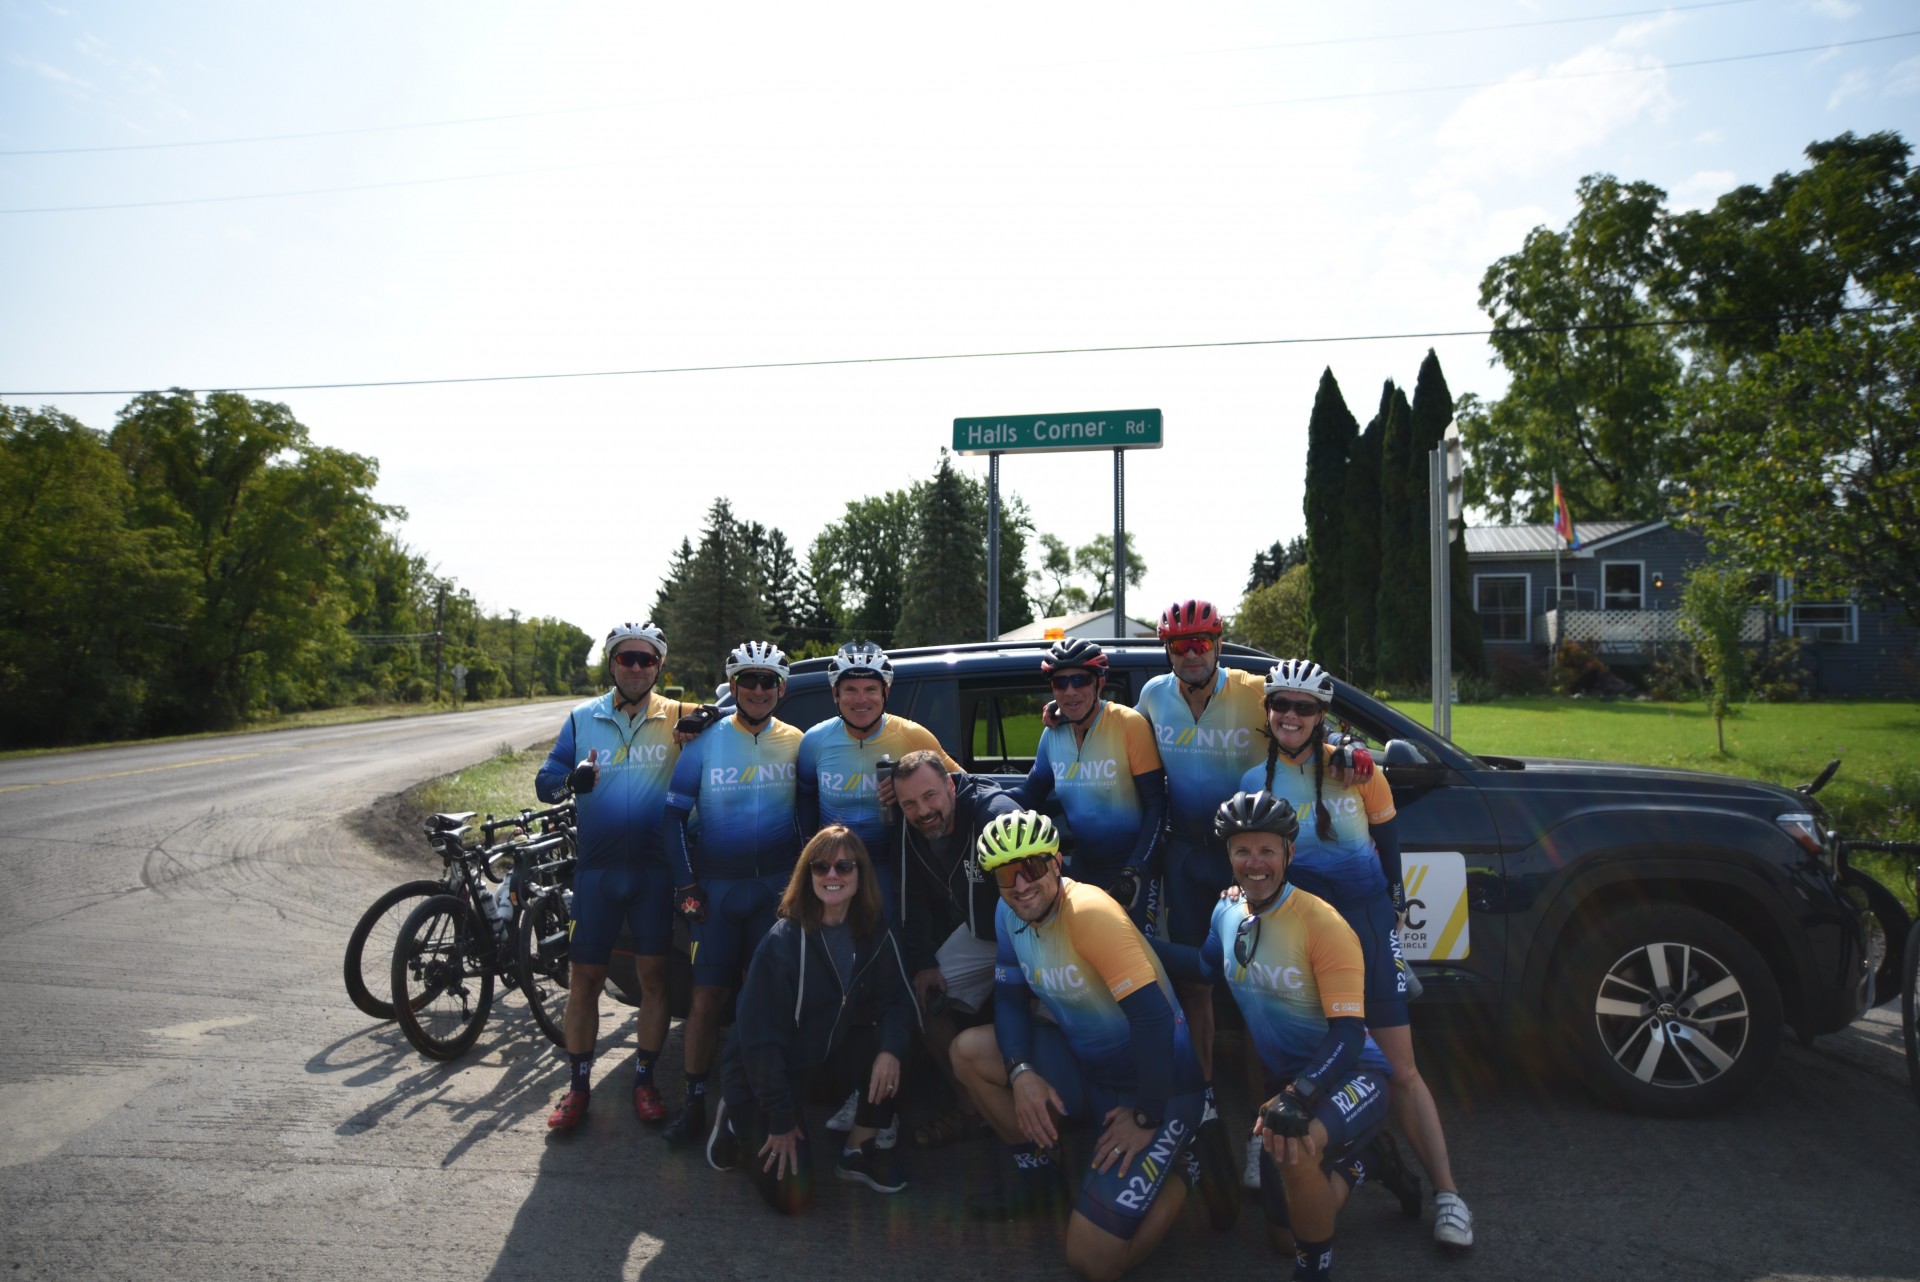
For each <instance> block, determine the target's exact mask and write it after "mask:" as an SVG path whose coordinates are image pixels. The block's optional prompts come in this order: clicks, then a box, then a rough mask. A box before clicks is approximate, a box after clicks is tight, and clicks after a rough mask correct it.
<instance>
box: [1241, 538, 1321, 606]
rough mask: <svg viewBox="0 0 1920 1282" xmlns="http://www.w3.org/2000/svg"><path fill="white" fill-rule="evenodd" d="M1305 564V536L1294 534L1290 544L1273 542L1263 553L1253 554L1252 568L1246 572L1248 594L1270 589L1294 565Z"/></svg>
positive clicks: (1278, 541)
mask: <svg viewBox="0 0 1920 1282" xmlns="http://www.w3.org/2000/svg"><path fill="white" fill-rule="evenodd" d="M1306 563H1307V536H1306V535H1304V534H1296V535H1295V536H1294V538H1293V542H1291V543H1282V542H1281V541H1280V540H1279V539H1275V540H1274V541H1273V546H1272V547H1270V548H1268V549H1267V550H1266V551H1264V552H1255V553H1254V554H1253V568H1251V569H1250V570H1248V571H1247V587H1246V590H1247V591H1248V592H1257V591H1259V590H1260V589H1261V588H1265V587H1271V586H1273V585H1274V584H1276V583H1278V582H1279V581H1280V576H1281V575H1283V574H1285V573H1286V572H1287V571H1288V570H1291V569H1292V568H1293V567H1294V566H1296V565H1305V564H1306Z"/></svg>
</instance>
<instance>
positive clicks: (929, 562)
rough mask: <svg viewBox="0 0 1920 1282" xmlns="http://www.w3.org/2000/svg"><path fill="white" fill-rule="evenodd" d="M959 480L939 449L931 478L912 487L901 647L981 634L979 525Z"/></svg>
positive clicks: (983, 572) (983, 601) (983, 578)
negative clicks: (909, 554)
mask: <svg viewBox="0 0 1920 1282" xmlns="http://www.w3.org/2000/svg"><path fill="white" fill-rule="evenodd" d="M964 481H965V478H964V477H962V476H961V475H960V474H959V473H957V472H955V471H954V470H953V460H952V458H951V457H950V456H949V455H948V453H947V451H946V450H944V449H942V450H941V451H940V466H939V468H938V469H937V470H936V471H935V472H934V475H933V480H932V481H931V482H929V483H927V485H926V486H925V488H924V489H922V488H921V487H918V486H916V487H915V501H914V508H915V515H914V531H913V556H912V560H911V561H910V562H909V566H908V571H907V581H908V583H909V584H911V590H910V591H909V592H908V593H907V595H906V601H905V604H904V606H903V607H902V609H901V611H900V628H899V635H898V637H897V638H896V642H897V643H898V644H900V645H921V644H930V643H934V642H943V641H960V640H972V639H975V638H979V637H981V636H982V634H983V633H984V632H985V630H986V619H987V562H986V539H985V535H984V529H983V524H984V523H983V522H982V521H980V520H978V519H976V515H975V512H974V510H973V505H972V504H971V503H970V502H969V501H968V494H967V489H966V486H965V484H964ZM1004 546H1005V544H1004V537H1003V540H1002V548H1003V551H1004Z"/></svg>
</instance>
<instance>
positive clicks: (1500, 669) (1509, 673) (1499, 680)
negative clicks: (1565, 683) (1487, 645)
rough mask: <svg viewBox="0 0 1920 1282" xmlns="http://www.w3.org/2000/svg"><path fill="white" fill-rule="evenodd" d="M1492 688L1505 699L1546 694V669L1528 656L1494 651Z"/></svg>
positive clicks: (1505, 651)
mask: <svg viewBox="0 0 1920 1282" xmlns="http://www.w3.org/2000/svg"><path fill="white" fill-rule="evenodd" d="M1491 666H1492V668H1493V688H1494V690H1496V691H1497V692H1498V693H1499V694H1500V695H1501V696H1502V697H1505V698H1509V699H1512V698H1523V697H1525V696H1527V695H1535V694H1545V693H1546V692H1547V669H1546V665H1545V664H1543V663H1541V662H1540V660H1538V659H1536V658H1534V657H1533V656H1532V655H1529V654H1517V653H1515V652H1514V651H1512V650H1496V651H1494V652H1493V655H1492V664H1491Z"/></svg>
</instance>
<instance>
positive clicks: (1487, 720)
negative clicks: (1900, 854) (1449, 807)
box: [1394, 699, 1920, 908]
mask: <svg viewBox="0 0 1920 1282" xmlns="http://www.w3.org/2000/svg"><path fill="white" fill-rule="evenodd" d="M1394 706H1395V707H1396V708H1398V709H1399V710H1400V711H1401V712H1403V713H1405V714H1406V715H1407V716H1409V717H1411V718H1413V719H1414V720H1415V721H1418V722H1419V723H1420V724H1421V725H1426V724H1428V721H1429V719H1430V717H1431V716H1432V707H1431V705H1429V704H1426V703H1411V702H1407V703H1396V704H1395V705H1394ZM1726 731H1727V752H1726V755H1725V756H1722V755H1721V754H1720V753H1719V751H1718V750H1717V748H1716V745H1715V740H1714V731H1713V716H1712V714H1711V713H1709V712H1708V711H1707V709H1706V705H1705V704H1702V703H1636V702H1629V701H1615V702H1600V701H1597V700H1570V699H1506V700H1502V701H1500V702H1498V703H1477V704H1457V705H1455V707H1454V709H1453V740H1454V742H1455V743H1457V744H1459V745H1460V746H1461V747H1463V748H1465V749H1467V750H1468V751H1469V752H1478V753H1488V754H1495V755H1500V756H1513V757H1576V758H1580V759H1582V760H1597V761H1625V762H1631V763H1633V764H1636V765H1649V766H1670V767H1674V768H1677V769H1683V770H1705V771H1710V772H1712V773H1714V774H1724V775H1739V776H1742V777H1744V778H1748V779H1760V780H1764V781H1765V782H1768V783H1774V784H1781V785H1784V786H1786V787H1793V786H1795V785H1798V784H1806V783H1811V782H1812V781H1813V779H1814V776H1816V775H1818V774H1819V773H1820V771H1821V770H1822V769H1824V768H1825V767H1826V764H1827V762H1829V761H1831V760H1833V759H1834V758H1836V757H1838V758H1839V759H1840V761H1841V766H1840V772H1839V773H1838V774H1837V775H1835V776H1834V777H1833V780H1832V782H1830V783H1828V784H1827V785H1826V787H1824V788H1822V789H1821V790H1820V794H1819V798H1818V800H1819V803H1820V806H1821V807H1822V808H1823V809H1824V810H1825V811H1826V812H1827V814H1828V816H1829V817H1830V818H1831V819H1832V821H1833V824H1834V826H1835V827H1836V828H1837V829H1839V831H1840V832H1841V833H1843V834H1844V835H1846V836H1848V837H1852V838H1860V839H1865V840H1871V841H1920V704H1915V703H1906V702H1900V703H1892V702H1889V703H1756V704H1747V705H1745V706H1744V707H1742V708H1741V709H1740V710H1739V712H1738V714H1737V715H1735V716H1732V717H1729V718H1727V722H1726ZM1850 859H1851V861H1852V862H1853V863H1854V864H1855V865H1856V866H1858V867H1859V868H1861V869H1862V870H1864V871H1865V872H1867V873H1869V874H1871V875H1872V876H1873V877H1875V878H1876V879H1878V880H1879V881H1880V882H1882V883H1883V884H1885V885H1886V886H1887V887H1888V888H1890V889H1891V890H1893V892H1894V893H1895V894H1896V895H1899V896H1900V897H1901V898H1902V899H1903V900H1904V901H1905V902H1906V904H1907V906H1908V907H1909V908H1912V907H1913V906H1914V893H1913V875H1912V873H1911V872H1910V871H1909V868H1910V865H1909V864H1908V863H1907V862H1906V861H1904V860H1900V859H1896V858H1894V857H1893V856H1890V855H1876V854H1872V853H1861V854H1856V855H1853V856H1851V857H1850Z"/></svg>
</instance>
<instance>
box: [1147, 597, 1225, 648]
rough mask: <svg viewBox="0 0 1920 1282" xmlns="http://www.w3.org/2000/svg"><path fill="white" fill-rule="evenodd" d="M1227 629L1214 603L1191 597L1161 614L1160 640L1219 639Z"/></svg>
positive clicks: (1176, 603)
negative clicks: (1203, 637) (1187, 638)
mask: <svg viewBox="0 0 1920 1282" xmlns="http://www.w3.org/2000/svg"><path fill="white" fill-rule="evenodd" d="M1224 631H1226V629H1225V628H1224V627H1223V626H1222V625H1221V623H1220V612H1219V611H1218V610H1216V609H1214V608H1213V602H1211V601H1201V600H1198V599H1196V598H1192V597H1189V598H1188V599H1187V600H1185V601H1176V602H1174V603H1173V604H1172V605H1170V606H1168V607H1167V608H1166V609H1164V610H1162V611H1161V612H1160V639H1161V640H1162V641H1171V640H1172V639H1173V638H1175V637H1197V636H1210V637H1217V636H1219V635H1220V634H1221V633H1222V632H1224Z"/></svg>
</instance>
